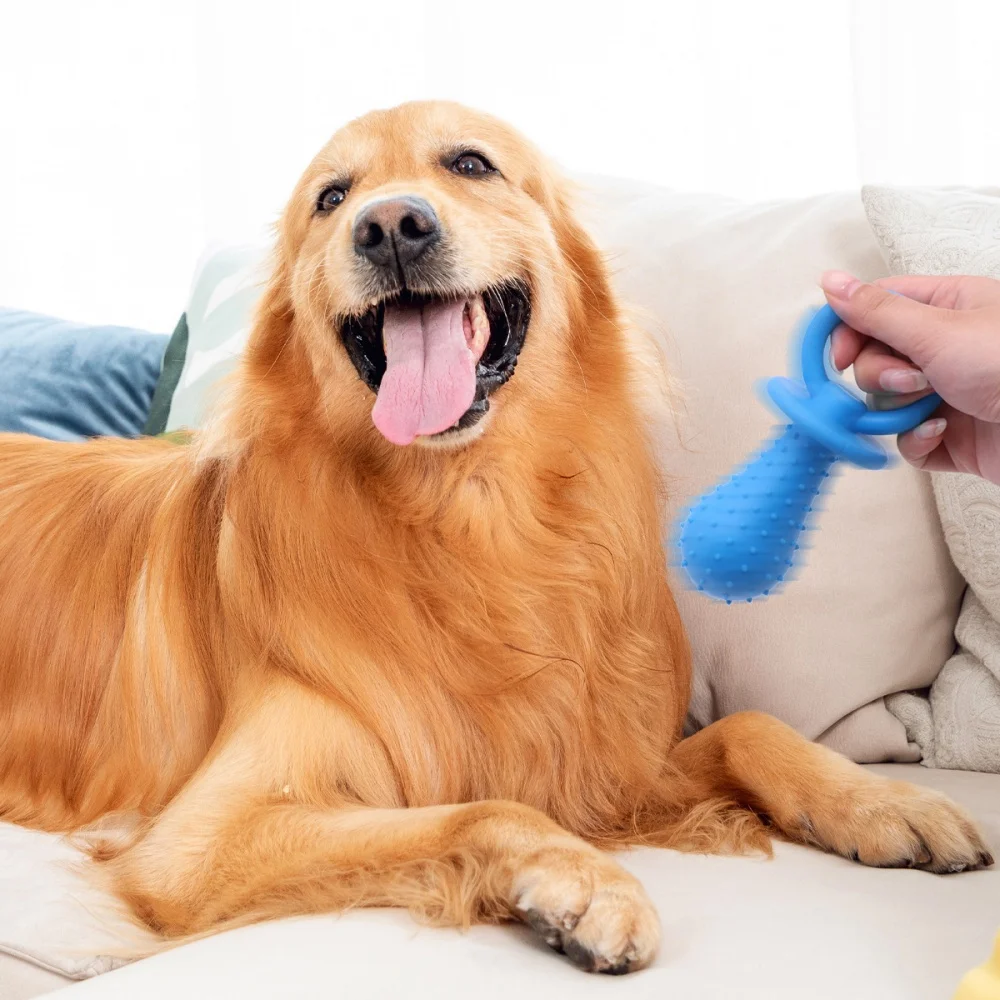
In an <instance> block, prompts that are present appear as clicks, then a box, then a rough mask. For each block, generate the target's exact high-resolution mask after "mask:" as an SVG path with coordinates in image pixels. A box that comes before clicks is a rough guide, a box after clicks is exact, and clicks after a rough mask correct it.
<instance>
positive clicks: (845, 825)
mask: <svg viewBox="0 0 1000 1000" xmlns="http://www.w3.org/2000/svg"><path fill="white" fill-rule="evenodd" d="M671 761H672V763H674V764H675V765H676V766H677V767H678V768H679V769H681V770H682V771H683V772H684V773H685V774H688V775H690V776H691V777H692V778H694V779H695V780H696V781H697V782H699V784H700V785H701V790H702V793H703V794H704V796H705V798H708V797H710V796H713V795H729V796H732V797H733V798H735V799H736V800H737V801H740V802H743V803H744V804H745V805H747V806H748V807H750V808H752V809H756V810H758V811H759V812H761V813H763V814H764V815H766V816H767V817H768V818H769V819H770V820H771V822H772V823H773V824H774V826H775V827H776V828H777V829H778V830H779V831H780V832H781V833H782V834H783V835H784V836H785V837H787V838H789V839H790V840H795V841H798V842H800V843H805V844H812V845H814V846H816V847H821V848H823V849H824V850H827V851H833V852H835V853H837V854H842V855H843V856H844V857H847V858H851V859H852V860H855V861H860V862H861V863H862V864H866V865H873V866H876V867H881V868H923V869H925V870H927V871H932V872H937V873H941V874H943V873H948V872H960V871H965V870H967V869H973V868H982V867H985V866H989V865H991V864H993V857H992V855H991V854H990V851H989V849H988V848H987V846H986V845H985V844H984V843H983V840H982V838H981V836H980V834H979V832H978V831H977V830H976V827H975V825H974V824H973V822H972V820H971V819H970V818H969V817H968V816H966V814H965V813H964V812H963V811H962V810H961V809H959V808H958V806H956V805H955V804H954V803H953V802H951V801H950V800H949V799H948V798H946V797H945V796H944V795H941V794H940V793H938V792H934V791H931V790H929V789H926V788H919V787H917V786H916V785H911V784H909V783H908V782H903V781H891V780H889V779H887V778H883V777H881V776H879V775H876V774H872V773H871V772H869V771H866V770H864V768H861V767H859V766H858V765H857V764H853V763H851V762H850V761H849V760H847V759H846V758H844V757H842V756H841V755H840V754H838V753H835V752H834V751H833V750H829V749H827V748H826V747H823V746H820V745H819V744H817V743H810V742H809V741H808V740H806V739H805V738H804V737H803V736H800V735H799V734H798V733H797V732H796V731H795V730H794V729H792V728H791V727H790V726H786V725H785V724H784V723H782V722H779V721H778V720H777V719H775V718H772V717H771V716H769V715H764V714H763V713H760V712H740V713H738V714H736V715H731V716H728V717H727V718H725V719H721V720H720V721H719V722H715V723H713V724H712V725H710V726H707V727H706V728H705V729H703V730H702V731H701V732H699V733H696V734H695V735H694V736H691V737H689V738H688V739H686V740H682V741H681V742H680V743H679V744H678V745H677V747H676V748H675V749H674V751H673V754H672V756H671Z"/></svg>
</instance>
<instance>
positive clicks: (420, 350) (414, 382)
mask: <svg viewBox="0 0 1000 1000" xmlns="http://www.w3.org/2000/svg"><path fill="white" fill-rule="evenodd" d="M464 311H465V302H461V301H460V302H448V303H440V302H435V303H433V304H432V305H427V306H424V307H423V308H422V309H404V308H401V307H399V306H387V307H386V310H385V320H384V322H383V324H382V340H383V343H384V345H385V362H386V368H385V375H383V376H382V384H381V385H380V386H379V390H378V398H377V399H376V400H375V406H374V408H373V409H372V420H373V421H374V422H375V426H376V427H377V428H378V429H379V430H380V431H381V432H382V433H383V434H384V435H385V437H387V438H388V439H389V440H390V441H391V442H392V443H393V444H410V443H411V442H412V441H413V439H414V438H415V437H417V436H418V435H421V434H438V433H439V432H441V431H445V430H447V429H448V428H449V427H451V426H453V425H454V424H455V423H456V422H457V421H458V419H459V417H461V416H462V414H463V413H465V411H466V410H467V409H468V408H469V407H470V406H471V405H472V401H473V398H474V397H475V395H476V358H475V357H474V356H473V353H472V351H471V350H469V345H468V344H467V343H466V339H465V330H464V328H463V324H462V315H463V313H464Z"/></svg>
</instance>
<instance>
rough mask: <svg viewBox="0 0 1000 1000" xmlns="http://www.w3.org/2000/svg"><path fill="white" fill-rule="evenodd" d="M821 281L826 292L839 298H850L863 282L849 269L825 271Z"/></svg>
mask: <svg viewBox="0 0 1000 1000" xmlns="http://www.w3.org/2000/svg"><path fill="white" fill-rule="evenodd" d="M819 283H820V287H821V288H822V289H823V291H824V292H828V293H829V294H830V295H832V296H834V298H838V299H849V298H850V297H851V296H852V295H853V294H854V293H855V292H856V291H857V290H858V289H859V288H860V287H861V282H860V281H859V280H858V279H857V278H855V277H854V275H853V274H848V272H847V271H824V272H823V273H822V274H821V275H820V279H819Z"/></svg>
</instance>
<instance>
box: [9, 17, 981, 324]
mask: <svg viewBox="0 0 1000 1000" xmlns="http://www.w3.org/2000/svg"><path fill="white" fill-rule="evenodd" d="M0 9H2V16H0V33H2V34H0V37H2V42H3V46H2V55H0V304H3V305H15V306H21V307H25V308H32V309H38V310H41V311H46V312H52V313H56V314H59V315H63V316H67V317H69V318H73V319H82V320H88V321H108V322H119V323H127V324H134V325H138V326H145V327H147V328H149V329H155V330H168V329H169V328H170V327H171V326H172V325H173V323H174V321H175V319H176V317H177V315H178V314H179V312H180V310H181V308H182V306H183V301H184V297H185V294H186V292H187V287H188V282H189V280H190V276H191V271H192V267H193V265H194V262H195V260H196V259H197V257H198V255H199V253H200V251H201V249H202V248H203V247H204V246H205V244H206V242H207V241H209V240H217V239H241V238H246V237H254V236H257V235H258V234H259V233H260V231H261V229H262V227H264V226H266V225H267V224H269V223H270V222H271V221H273V219H274V218H275V217H276V215H277V213H278V211H279V210H280V207H281V204H282V202H283V200H284V198H285V197H286V195H287V194H288V192H289V190H290V188H291V186H292V184H293V183H294V181H295V179H296V177H297V176H298V174H299V172H300V171H301V170H302V168H303V167H304V166H305V164H306V162H307V161H308V159H309V158H310V157H311V156H312V154H313V153H314V152H315V151H316V149H317V148H318V147H319V146H320V145H321V144H322V142H323V141H324V140H325V139H326V137H327V136H328V135H329V134H330V133H331V132H332V131H334V130H335V129H336V127H337V126H338V125H339V124H341V123H343V122H344V121H346V120H348V119H350V118H352V117H354V116H355V115H358V114H361V113H363V112H364V111H366V110H368V109H369V108H372V107H378V106H385V105H388V104H394V103H396V102H398V101H401V100H406V99H410V98H418V97H431V96H439V97H450V98H455V99H458V100H462V101H465V102H467V103H470V104H473V105H477V106H479V107H482V108H484V109H487V110H490V111H493V112H495V113H497V114H500V115H501V116H503V117H505V118H507V119H508V120H510V121H511V122H513V123H514V124H516V125H517V126H519V127H520V128H521V129H522V130H523V131H524V132H526V133H527V134H528V135H530V136H531V137H532V138H533V139H534V140H535V141H536V142H537V143H538V144H539V145H541V146H542V148H543V149H545V150H547V151H548V152H549V153H551V154H552V155H553V156H554V157H556V158H557V159H558V160H560V161H562V162H563V163H564V164H565V165H566V166H568V167H570V168H571V169H574V170H577V171H585V172H592V173H614V174H621V175H626V176H632V177H638V178H642V179H647V180H653V181H656V182H659V183H662V184H666V185H669V186H671V187H676V188H680V189H692V190H711V191H718V192H722V193H727V194H732V195H735V196H738V197H743V198H752V199H757V198H777V197H786V196H794V195H801V194H808V193H811V192H818V191H823V190H828V189H833V188H850V187H854V186H856V185H857V184H858V183H859V182H862V181H885V182H896V183H910V184H919V183H925V184H960V183H969V184H976V183H988V182H992V183H997V182H998V180H1000V127H998V125H997V122H998V115H997V107H996V106H997V103H998V100H1000V59H998V57H997V44H998V39H1000V0H950V2H944V0H757V2H748V0H686V2H673V0H660V2H658V3H657V2H640V0H602V2H601V3H591V2H587V0H576V2H565V3H562V2H560V3H554V2H550V0H549V2H547V0H494V2H491V3H472V2H470V0H378V2H373V0H367V2H366V0H350V2H347V0H280V2H276V0H30V2H29V0H21V2H17V3H15V2H14V0H0Z"/></svg>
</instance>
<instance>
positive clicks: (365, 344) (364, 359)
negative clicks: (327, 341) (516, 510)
mask: <svg viewBox="0 0 1000 1000" xmlns="http://www.w3.org/2000/svg"><path fill="white" fill-rule="evenodd" d="M530 317H531V299H530V297H529V295H528V289H527V287H526V285H525V284H524V283H523V282H520V281H513V282H507V283H505V284H502V285H497V286H494V287H492V288H487V289H486V290H485V291H483V292H481V293H480V294H478V295H472V296H461V295H456V296H454V297H443V296H435V295H425V294H420V293H415V292H410V291H403V292H401V293H398V294H395V295H392V296H391V297H389V298H386V299H384V300H382V301H381V302H378V303H376V304H374V305H373V306H372V307H371V308H370V309H369V310H368V311H367V312H365V313H363V314H362V315H360V316H352V317H348V318H347V319H345V320H343V322H342V323H341V327H340V335H341V338H342V340H343V342H344V346H345V348H346V349H347V354H348V356H349V357H350V359H351V361H352V362H353V363H354V367H355V368H356V369H357V370H358V374H359V375H360V376H361V378H362V379H363V380H364V382H365V383H366V384H367V385H368V386H369V387H370V388H371V389H372V391H373V392H375V393H376V394H377V399H376V401H375V406H374V408H373V410H372V420H374V422H375V426H376V427H377V428H378V429H379V430H380V431H381V432H382V434H383V435H384V436H385V437H386V438H388V440H390V441H392V442H393V443H394V444H400V445H405V444H410V443H411V442H412V441H413V440H414V439H415V438H417V437H431V436H434V435H439V434H447V433H450V432H452V431H456V430H464V429H465V428H467V427H471V426H472V425H473V424H475V423H476V422H477V421H478V420H479V419H480V418H481V417H482V416H483V414H484V413H486V411H487V410H488V409H489V407H490V400H489V397H490V393H492V392H493V391H494V390H495V389H496V388H497V387H498V386H501V385H503V384H504V382H506V381H507V380H508V379H509V378H510V377H511V375H512V374H513V373H514V368H515V366H516V365H517V358H518V355H519V354H520V353H521V348H522V347H523V346H524V338H525V334H526V333H527V330H528V321H529V319H530Z"/></svg>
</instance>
